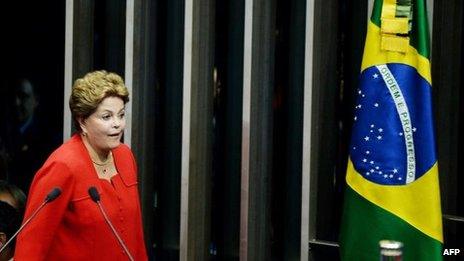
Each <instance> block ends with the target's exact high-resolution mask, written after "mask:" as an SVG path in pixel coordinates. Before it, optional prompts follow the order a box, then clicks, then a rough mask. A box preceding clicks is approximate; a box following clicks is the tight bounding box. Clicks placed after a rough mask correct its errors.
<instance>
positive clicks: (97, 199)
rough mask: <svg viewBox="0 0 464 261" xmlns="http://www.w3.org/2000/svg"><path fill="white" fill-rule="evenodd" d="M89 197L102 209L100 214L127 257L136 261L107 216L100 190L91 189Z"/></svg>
mask: <svg viewBox="0 0 464 261" xmlns="http://www.w3.org/2000/svg"><path fill="white" fill-rule="evenodd" d="M88 192H89V195H90V198H92V200H93V201H94V202H95V203H97V205H98V208H99V209H100V212H101V213H102V215H103V217H104V218H105V221H106V223H107V224H108V226H110V228H111V231H112V232H113V234H114V235H115V236H116V238H117V239H118V242H119V244H120V245H121V246H122V248H123V249H124V252H125V253H126V254H127V256H128V257H129V260H131V261H134V258H133V257H132V255H131V254H130V252H129V249H127V247H126V244H124V241H122V238H121V237H120V236H119V234H118V232H117V231H116V229H115V228H114V226H113V224H112V223H111V221H110V219H109V218H108V216H107V215H106V212H105V210H104V209H103V206H102V204H101V202H100V194H99V193H98V190H97V188H95V187H90V188H89V190H88Z"/></svg>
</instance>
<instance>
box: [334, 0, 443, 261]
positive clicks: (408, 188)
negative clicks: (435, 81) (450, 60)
mask: <svg viewBox="0 0 464 261" xmlns="http://www.w3.org/2000/svg"><path fill="white" fill-rule="evenodd" d="M425 2H426V1H425V0H383V1H382V0H376V1H375V3H374V7H373V11H372V16H371V19H370V21H369V25H368V30H367V38H366V42H365V47H364V55H363V61H362V68H361V75H360V84H359V88H358V89H357V90H356V91H357V93H356V95H357V101H356V104H354V106H353V109H354V115H353V117H354V118H353V131H352V137H351V143H350V157H349V161H348V167H347V173H346V182H347V189H346V193H345V202H344V203H345V204H344V209H343V219H342V227H341V234H340V251H341V252H340V254H341V257H342V260H379V241H380V240H383V239H386V240H395V241H401V242H402V243H403V245H404V247H403V260H411V261H412V260H422V261H423V260H441V259H442V247H443V233H442V220H441V206H440V191H439V183H438V165H437V155H436V148H435V139H434V137H435V134H434V125H433V119H432V118H433V117H432V102H431V101H432V96H431V87H432V86H431V84H432V81H431V74H430V47H429V33H428V22H427V11H426V3H425Z"/></svg>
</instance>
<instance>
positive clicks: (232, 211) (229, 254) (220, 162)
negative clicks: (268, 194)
mask: <svg viewBox="0 0 464 261" xmlns="http://www.w3.org/2000/svg"><path fill="white" fill-rule="evenodd" d="M215 17H216V30H215V31H216V35H215V39H216V40H215V41H216V42H215V69H216V72H217V77H216V79H215V83H214V86H215V89H214V141H213V180H212V182H213V185H212V202H211V208H212V209H211V215H212V216H211V226H212V228H211V233H212V235H211V236H212V245H211V252H212V253H213V254H214V255H216V256H217V258H219V259H228V260H230V259H238V254H239V241H240V238H239V236H240V235H239V234H240V233H239V232H240V162H241V161H240V159H241V117H242V95H243V92H242V84H243V78H242V77H243V19H244V1H243V0H240V1H234V0H229V1H217V2H216V14H215Z"/></svg>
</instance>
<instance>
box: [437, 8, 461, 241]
mask: <svg viewBox="0 0 464 261" xmlns="http://www.w3.org/2000/svg"><path fill="white" fill-rule="evenodd" d="M434 2H435V4H434V19H433V20H434V26H433V41H432V88H433V94H434V104H435V106H434V109H435V122H436V126H437V127H436V136H437V141H438V164H439V172H440V175H439V176H440V188H441V196H442V212H443V214H445V215H456V216H461V217H462V216H464V211H463V210H464V208H463V207H462V204H460V203H459V198H462V187H463V186H464V178H463V177H462V171H460V167H459V164H458V162H460V159H462V155H463V149H462V148H463V145H464V144H463V139H462V134H460V133H462V130H463V128H462V122H463V121H462V120H463V115H464V114H463V111H462V108H463V106H462V105H461V103H462V101H463V92H462V83H463V81H462V71H463V58H462V57H463V56H462V55H463V52H462V47H463V32H462V30H456V29H457V28H463V11H464V10H463V8H464V4H463V2H462V1H457V0H454V1H446V3H445V2H443V1H434ZM462 227H463V226H462V224H461V225H459V224H458V223H457V222H456V221H450V220H445V221H444V237H445V247H451V248H452V247H454V246H457V245H458V244H459V243H460V242H463V238H464V237H463V233H464V231H463V229H462Z"/></svg>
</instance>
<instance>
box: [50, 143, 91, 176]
mask: <svg viewBox="0 0 464 261" xmlns="http://www.w3.org/2000/svg"><path fill="white" fill-rule="evenodd" d="M86 159H87V157H86V151H85V147H84V145H83V143H82V141H81V140H80V137H78V136H76V135H74V136H72V137H71V138H70V139H69V140H67V141H65V142H64V143H63V144H62V145H61V146H59V147H58V148H57V149H56V150H55V151H53V152H52V154H50V156H49V157H48V159H47V160H46V161H45V164H44V165H47V163H48V164H50V163H60V164H64V165H66V166H68V167H70V168H80V167H82V166H85V165H86V162H87V161H86Z"/></svg>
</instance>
